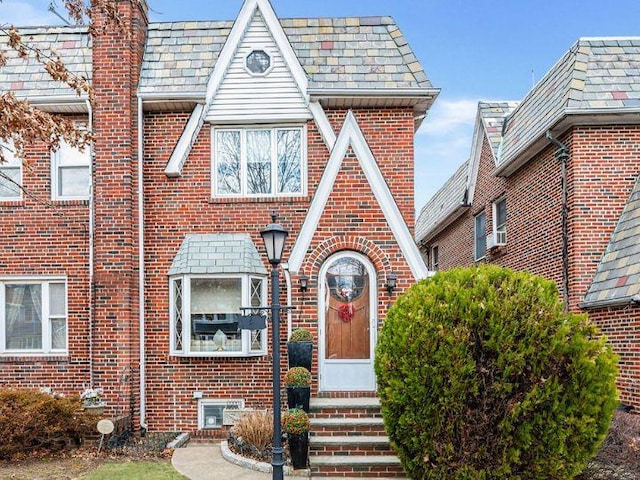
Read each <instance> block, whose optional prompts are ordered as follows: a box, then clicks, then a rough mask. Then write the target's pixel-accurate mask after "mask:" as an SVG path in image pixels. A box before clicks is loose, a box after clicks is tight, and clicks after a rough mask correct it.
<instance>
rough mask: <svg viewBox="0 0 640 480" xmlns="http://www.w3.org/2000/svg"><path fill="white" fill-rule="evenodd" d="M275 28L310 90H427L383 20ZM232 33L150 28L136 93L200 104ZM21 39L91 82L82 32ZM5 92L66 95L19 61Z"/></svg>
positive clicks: (49, 31)
mask: <svg viewBox="0 0 640 480" xmlns="http://www.w3.org/2000/svg"><path fill="white" fill-rule="evenodd" d="M280 22H281V25H282V27H283V29H284V31H285V33H286V35H287V37H288V39H289V42H290V43H291V46H292V47H293V50H294V52H295V53H296V55H297V56H298V59H299V60H300V63H301V65H302V67H303V68H304V70H305V71H306V73H307V75H308V77H309V88H312V89H315V88H348V89H352V88H353V89H358V88H366V89H374V88H390V89H398V88H403V89H405V88H408V89H412V88H416V89H420V88H432V86H431V83H430V82H429V79H428V78H427V76H426V74H425V72H424V70H423V69H422V66H421V65H420V63H419V62H418V60H417V59H416V57H415V55H414V53H413V51H412V50H411V47H409V45H408V44H407V41H406V40H405V38H404V36H403V35H402V33H401V32H400V30H399V29H398V26H397V25H396V24H395V22H394V20H393V19H392V18H390V17H362V18H295V19H281V20H280ZM232 26H233V22H232V21H197V22H172V23H151V24H150V25H149V31H148V38H147V45H146V50H145V54H144V59H143V65H142V71H141V76H140V85H139V90H140V92H141V93H146V94H149V93H154V94H171V93H181V94H184V93H191V94H194V95H203V96H204V94H205V92H206V88H207V81H208V80H209V76H210V75H211V72H212V71H213V68H214V66H215V62H216V60H217V59H218V55H219V54H220V51H221V49H222V47H223V45H224V42H225V41H226V39H227V36H228V35H229V32H230V31H231V27H232ZM21 31H22V33H23V37H24V38H25V39H27V38H28V39H29V42H30V43H32V44H34V45H36V46H38V47H40V48H42V49H43V50H44V51H46V52H49V51H51V50H55V51H57V52H58V53H59V54H60V56H61V57H62V59H63V60H64V61H65V63H66V64H67V66H68V67H69V68H70V70H71V71H73V72H80V73H82V74H84V75H86V76H87V77H88V78H90V74H91V55H90V38H89V36H88V34H87V29H86V28H85V27H37V28H25V29H22V30H21ZM3 44H6V42H3ZM2 48H5V49H7V47H2ZM11 55H13V54H12V53H10V55H9V56H10V57H11ZM14 56H15V55H14ZM6 90H13V91H15V92H16V93H17V94H18V95H20V96H44V95H46V96H49V95H56V94H57V95H69V94H70V93H72V92H70V90H69V89H68V88H64V89H61V88H60V84H59V83H58V82H53V81H52V80H50V79H49V78H48V77H47V75H46V73H45V72H44V71H43V69H42V68H41V67H40V66H39V65H38V64H36V63H35V62H33V61H30V62H26V63H25V62H24V61H22V60H14V61H11V62H10V65H9V66H7V67H4V68H3V69H2V70H1V71H0V91H6Z"/></svg>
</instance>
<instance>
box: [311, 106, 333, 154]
mask: <svg viewBox="0 0 640 480" xmlns="http://www.w3.org/2000/svg"><path fill="white" fill-rule="evenodd" d="M309 110H311V115H313V119H314V120H315V122H316V126H317V127H318V130H319V131H320V135H322V140H323V141H324V144H325V145H326V146H327V148H328V149H329V152H331V150H333V147H334V145H335V144H336V133H335V132H334V131H333V128H331V124H330V123H329V119H328V118H327V115H326V114H325V113H324V108H322V105H320V102H317V101H315V102H309Z"/></svg>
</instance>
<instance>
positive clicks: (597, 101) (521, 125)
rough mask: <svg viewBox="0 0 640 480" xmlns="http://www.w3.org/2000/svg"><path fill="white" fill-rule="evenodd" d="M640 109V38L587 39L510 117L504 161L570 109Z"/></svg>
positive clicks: (542, 133)
mask: <svg viewBox="0 0 640 480" xmlns="http://www.w3.org/2000/svg"><path fill="white" fill-rule="evenodd" d="M620 109H627V110H629V109H634V110H640V37H633V38H624V37H621V38H610V39H597V38H582V39H580V40H578V41H577V42H576V43H575V45H574V46H573V47H571V49H570V50H569V51H568V52H567V53H566V54H565V55H564V56H563V57H562V58H561V59H560V60H559V61H558V63H556V64H555V66H554V67H553V68H552V69H551V70H550V71H549V72H548V73H547V74H546V75H545V76H544V78H543V79H542V80H541V81H540V82H539V83H538V84H537V85H536V86H535V87H534V88H533V89H532V90H531V92H529V94H528V95H527V96H526V97H525V99H524V100H523V101H522V103H520V105H519V106H518V108H516V110H515V111H514V112H513V114H512V115H511V116H510V117H509V120H508V122H507V129H506V132H505V135H504V138H503V143H502V152H501V156H500V158H499V166H502V165H505V164H508V163H509V162H511V161H512V160H513V159H514V158H516V157H517V156H518V155H520V154H521V153H523V151H525V150H526V149H527V148H528V147H529V146H530V145H531V144H532V143H533V142H534V141H535V140H536V139H537V138H539V137H541V136H543V135H544V134H545V132H546V131H547V130H548V129H549V128H551V127H552V126H553V125H555V124H556V123H558V122H559V121H560V120H561V119H562V117H563V116H564V115H567V114H581V113H583V114H589V113H593V112H602V111H617V110H620Z"/></svg>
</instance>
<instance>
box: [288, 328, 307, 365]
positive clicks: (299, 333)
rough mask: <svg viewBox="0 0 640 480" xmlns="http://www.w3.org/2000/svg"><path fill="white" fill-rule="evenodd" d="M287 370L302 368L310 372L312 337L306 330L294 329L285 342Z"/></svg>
mask: <svg viewBox="0 0 640 480" xmlns="http://www.w3.org/2000/svg"><path fill="white" fill-rule="evenodd" d="M287 358H288V359H289V368H293V367H304V368H306V369H307V370H309V371H311V361H312V359H313V335H312V334H311V332H310V331H309V330H307V329H306V328H296V329H295V330H294V331H293V332H292V333H291V338H289V341H288V342H287Z"/></svg>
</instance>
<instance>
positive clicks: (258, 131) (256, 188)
mask: <svg viewBox="0 0 640 480" xmlns="http://www.w3.org/2000/svg"><path fill="white" fill-rule="evenodd" d="M305 142H306V141H305V139H304V129H303V128H302V127H279V128H258V127H252V128H228V129H227V128H224V129H214V130H213V141H212V143H213V175H212V176H213V182H212V183H213V185H212V194H213V196H243V197H251V196H283V195H284V196H292V195H302V194H303V193H304V180H305V179H304V177H305V175H304V173H305V172H304V163H305Z"/></svg>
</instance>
